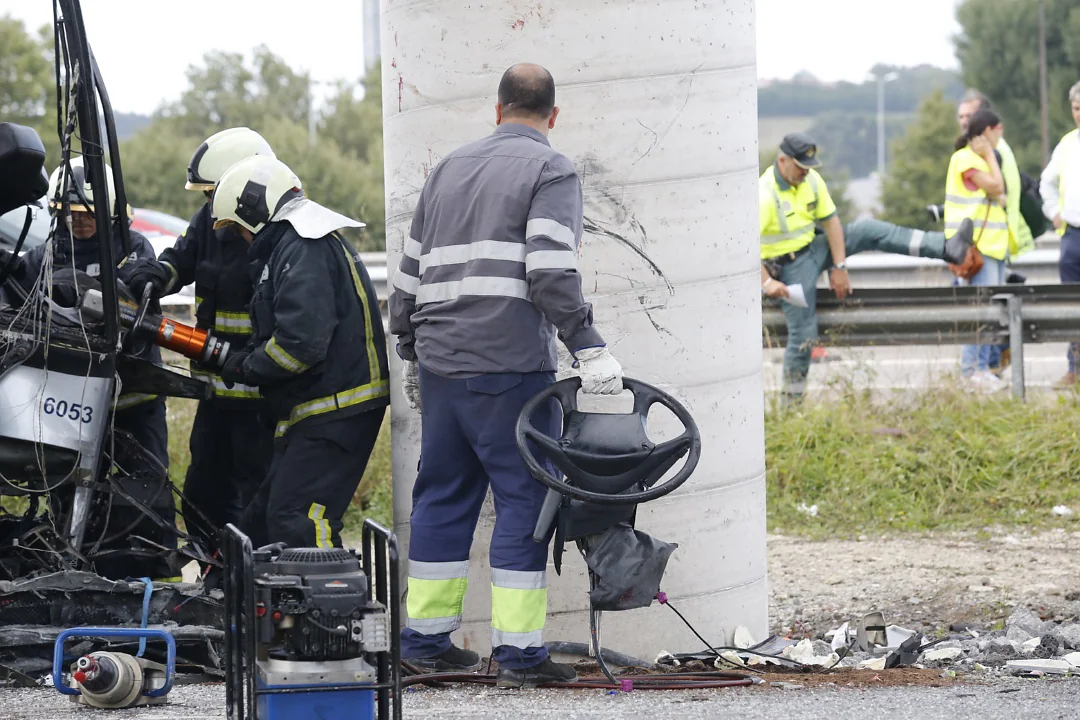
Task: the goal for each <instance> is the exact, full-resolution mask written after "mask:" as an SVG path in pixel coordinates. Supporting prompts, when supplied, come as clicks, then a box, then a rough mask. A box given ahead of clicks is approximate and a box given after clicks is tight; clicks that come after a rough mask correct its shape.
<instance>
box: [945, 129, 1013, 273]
mask: <svg viewBox="0 0 1080 720" xmlns="http://www.w3.org/2000/svg"><path fill="white" fill-rule="evenodd" d="M969 169H976V170H982V171H984V172H986V171H987V169H988V168H987V165H986V161H985V160H983V159H982V158H981V157H979V156H978V155H977V154H976V153H975V152H974V151H973V150H972V149H971V148H969V147H965V148H963V149H961V150H957V151H956V152H955V153H953V156H952V159H951V160H950V161H949V174H948V176H947V177H946V180H945V237H946V239H948V238H951V237H952V236H953V235H955V234H956V231H957V230H959V229H960V225H961V224H962V223H963V221H964V219H966V218H970V219H971V222H972V223H973V224H974V225H975V246H976V247H977V248H978V249H979V252H981V253H982V254H983V255H985V256H987V257H989V258H993V259H994V260H1004V259H1005V257H1006V256H1007V255H1008V254H1009V253H1010V252H1012V253H1015V252H1016V251H1017V250H1018V247H1017V246H1016V239H1015V238H1014V236H1013V234H1012V233H1011V232H1010V231H1009V216H1008V213H1007V212H1006V210H1005V208H1003V207H1002V206H1001V205H998V204H997V203H995V202H991V201H990V199H989V198H988V197H987V196H986V193H985V192H983V191H982V190H979V189H976V190H968V189H967V186H966V185H964V178H963V174H964V172H966V171H967V170H969Z"/></svg>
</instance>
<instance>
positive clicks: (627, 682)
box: [401, 672, 762, 692]
mask: <svg viewBox="0 0 1080 720" xmlns="http://www.w3.org/2000/svg"><path fill="white" fill-rule="evenodd" d="M496 678H497V676H496V675H490V674H489V675H482V674H478V673H432V674H429V675H415V676H413V677H406V678H402V679H401V687H403V688H406V687H411V686H412V685H432V686H435V687H439V686H441V685H445V684H448V683H467V684H471V685H487V686H494V685H495V683H496ZM761 683H762V681H761V680H759V679H758V678H753V677H748V676H746V675H739V674H736V673H721V672H717V673H671V674H665V675H656V676H646V675H637V676H631V677H627V678H623V679H622V680H621V681H620V682H619V683H618V684H613V683H611V682H609V681H608V680H607V679H606V678H604V677H600V676H597V677H584V678H581V679H580V680H575V681H574V682H553V683H544V684H543V685H540V686H539V687H541V688H552V689H562V690H623V691H627V692H630V691H633V690H708V689H711V688H727V687H745V686H749V685H759V684H761Z"/></svg>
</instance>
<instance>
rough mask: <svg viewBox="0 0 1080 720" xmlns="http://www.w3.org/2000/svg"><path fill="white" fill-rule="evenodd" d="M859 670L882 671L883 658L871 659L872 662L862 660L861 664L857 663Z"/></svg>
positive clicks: (883, 666)
mask: <svg viewBox="0 0 1080 720" xmlns="http://www.w3.org/2000/svg"><path fill="white" fill-rule="evenodd" d="M859 668H861V669H862V670H884V669H885V658H884V657H877V658H873V659H872V660H863V661H862V662H861V663H859Z"/></svg>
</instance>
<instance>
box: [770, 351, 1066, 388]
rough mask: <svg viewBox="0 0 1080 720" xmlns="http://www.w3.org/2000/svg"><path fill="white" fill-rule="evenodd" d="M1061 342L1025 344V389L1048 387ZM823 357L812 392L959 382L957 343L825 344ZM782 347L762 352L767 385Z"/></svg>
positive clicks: (777, 373) (773, 381)
mask: <svg viewBox="0 0 1080 720" xmlns="http://www.w3.org/2000/svg"><path fill="white" fill-rule="evenodd" d="M1067 347H1068V346H1067V345H1066V344H1064V343H1045V344H1038V343H1029V344H1027V345H1026V346H1025V347H1024V373H1025V375H1026V382H1025V385H1026V387H1027V388H1028V389H1029V390H1031V391H1049V390H1050V389H1051V386H1052V385H1053V384H1054V383H1055V382H1057V380H1058V379H1059V378H1061V376H1062V375H1064V374H1065V371H1066V370H1067V369H1068V368H1067V367H1066V361H1065V352H1066V348H1067ZM826 351H827V355H826V358H825V359H824V360H823V361H820V362H815V363H814V364H813V365H811V367H810V386H809V391H810V392H811V393H814V392H821V391H826V390H828V389H829V388H832V387H835V386H837V385H838V384H840V385H846V384H847V383H851V384H852V385H853V386H854V387H856V388H859V389H863V388H870V389H874V390H913V389H916V390H917V389H925V388H929V387H940V386H942V385H947V384H955V383H957V382H958V378H959V372H960V347H959V346H957V345H919V346H909V347H876V348H847V347H828V348H826ZM783 358H784V351H783V349H771V348H770V349H766V350H765V364H764V369H765V389H766V390H767V391H776V390H779V389H780V380H781V377H782V370H783Z"/></svg>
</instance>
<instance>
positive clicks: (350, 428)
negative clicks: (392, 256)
mask: <svg viewBox="0 0 1080 720" xmlns="http://www.w3.org/2000/svg"><path fill="white" fill-rule="evenodd" d="M213 215H214V218H215V223H214V224H215V226H216V227H218V228H223V227H233V228H234V229H235V230H236V231H237V232H239V233H240V235H242V236H243V237H244V239H245V240H246V241H247V242H249V243H250V244H251V247H250V249H249V250H248V257H249V260H250V269H251V273H252V274H251V277H252V280H253V282H254V284H255V295H254V297H253V298H252V301H251V324H252V336H251V340H250V342H249V343H248V346H247V348H246V349H244V350H239V351H234V352H231V353H230V354H229V356H228V357H227V358H226V360H225V365H224V367H223V368H222V370H221V378H222V380H223V381H224V382H225V383H226V385H229V384H233V383H243V384H245V385H255V386H258V388H259V391H260V392H261V393H262V395H263V397H265V398H266V399H267V401H268V402H269V403H270V405H271V407H272V409H273V411H274V414H275V417H276V419H277V426H276V428H275V443H274V453H273V460H272V461H271V464H270V471H269V473H268V475H267V477H266V480H265V481H264V482H263V483H262V485H261V486H260V487H259V489H258V491H257V492H256V494H255V497H254V499H253V500H252V502H251V504H250V505H249V506H248V508H247V509H246V510H245V512H244V517H243V519H242V520H241V525H242V527H243V528H244V530H245V531H246V532H247V533H248V535H249V536H250V537H251V539H252V541H253V542H254V543H255V544H256V546H258V545H260V544H265V543H268V542H283V543H285V544H286V545H289V546H293V547H323V548H326V547H341V529H342V518H343V516H344V515H345V510H346V509H347V508H348V506H349V503H350V501H351V500H352V497H353V494H354V493H355V492H356V488H357V486H358V485H359V483H360V479H361V477H362V476H363V474H364V469H365V468H366V467H367V461H368V457H369V456H370V455H371V451H372V448H373V447H374V446H375V440H376V438H377V436H378V434H379V428H380V426H381V425H382V422H383V416H384V415H385V412H386V406H387V405H389V404H390V388H389V382H388V379H387V378H388V374H389V371H388V369H387V360H386V340H385V337H384V335H383V326H382V318H381V316H380V313H379V305H378V299H377V297H376V295H375V289H374V286H373V285H372V283H371V279H370V278H369V277H368V274H367V270H366V269H365V268H364V265H363V263H362V262H361V261H360V257H359V255H358V254H357V253H355V252H354V251H353V250H352V249H351V247H350V246H349V244H348V243H347V242H346V240H345V239H344V238H343V237H342V236H341V235H340V234H339V233H338V230H340V229H342V228H347V227H349V228H360V227H363V226H364V225H363V223H359V222H357V221H355V220H351V219H349V218H347V217H345V216H343V215H339V214H338V213H336V212H333V211H332V210H328V209H327V208H325V207H323V206H321V205H319V204H318V203H315V202H313V201H311V200H309V199H308V198H306V197H304V193H303V191H302V190H301V189H300V180H299V179H298V178H297V177H296V175H295V174H293V172H292V171H291V170H290V169H289V168H288V167H287V166H286V165H285V164H284V163H282V162H280V161H279V160H275V159H273V158H269V157H262V156H256V157H250V158H247V159H246V160H241V161H240V162H239V163H237V164H236V165H234V166H232V167H231V168H229V170H227V171H226V172H225V174H224V175H222V177H221V180H220V181H219V182H218V186H217V189H216V190H215V191H214V200H213Z"/></svg>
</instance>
